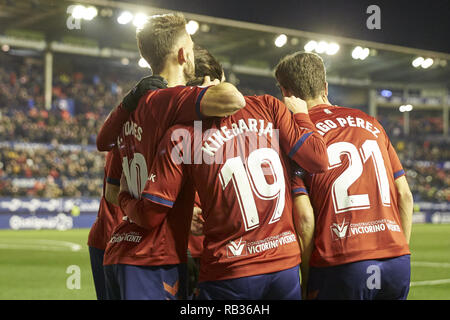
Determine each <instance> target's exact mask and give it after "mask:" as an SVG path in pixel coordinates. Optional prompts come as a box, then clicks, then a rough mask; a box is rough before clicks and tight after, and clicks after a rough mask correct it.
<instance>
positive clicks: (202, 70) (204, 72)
mask: <svg viewBox="0 0 450 320" xmlns="http://www.w3.org/2000/svg"><path fill="white" fill-rule="evenodd" d="M194 59H195V79H193V80H191V81H189V82H188V83H187V85H188V86H198V85H201V84H202V83H203V79H204V77H205V76H209V77H210V78H211V80H215V79H219V80H222V75H223V68H222V65H221V64H220V63H219V61H217V59H216V58H214V56H213V55H212V54H211V53H210V52H209V51H208V50H206V49H204V48H202V47H200V46H198V45H195V47H194Z"/></svg>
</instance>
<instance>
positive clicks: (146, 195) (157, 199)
mask: <svg viewBox="0 0 450 320" xmlns="http://www.w3.org/2000/svg"><path fill="white" fill-rule="evenodd" d="M142 197H144V198H146V199H148V200H150V201H153V202H156V203H158V204H162V205H164V206H167V207H170V208H172V207H173V204H174V202H173V201H170V200H166V199H163V198H160V197H157V196H154V195H152V194H149V193H142Z"/></svg>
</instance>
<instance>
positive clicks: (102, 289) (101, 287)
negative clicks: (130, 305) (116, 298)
mask: <svg viewBox="0 0 450 320" xmlns="http://www.w3.org/2000/svg"><path fill="white" fill-rule="evenodd" d="M104 254H105V250H101V249H97V248H94V247H89V257H90V259H91V268H92V276H93V278H94V286H95V293H96V294H97V300H106V285H105V273H104V271H103V256H104Z"/></svg>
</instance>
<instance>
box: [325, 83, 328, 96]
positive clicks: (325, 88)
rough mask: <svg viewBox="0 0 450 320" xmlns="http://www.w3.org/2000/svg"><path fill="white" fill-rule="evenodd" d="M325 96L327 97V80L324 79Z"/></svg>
mask: <svg viewBox="0 0 450 320" xmlns="http://www.w3.org/2000/svg"><path fill="white" fill-rule="evenodd" d="M325 97H328V82H326V81H325Z"/></svg>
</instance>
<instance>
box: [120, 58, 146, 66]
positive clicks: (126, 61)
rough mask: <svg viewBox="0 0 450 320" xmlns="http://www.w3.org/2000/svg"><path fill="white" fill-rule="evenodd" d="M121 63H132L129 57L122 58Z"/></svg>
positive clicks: (125, 64)
mask: <svg viewBox="0 0 450 320" xmlns="http://www.w3.org/2000/svg"><path fill="white" fill-rule="evenodd" d="M144 61H145V60H144ZM120 63H121V64H122V65H124V66H127V65H128V64H129V63H130V60H129V59H128V58H122V59H120Z"/></svg>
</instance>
